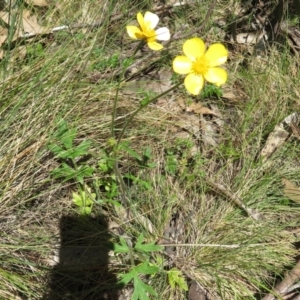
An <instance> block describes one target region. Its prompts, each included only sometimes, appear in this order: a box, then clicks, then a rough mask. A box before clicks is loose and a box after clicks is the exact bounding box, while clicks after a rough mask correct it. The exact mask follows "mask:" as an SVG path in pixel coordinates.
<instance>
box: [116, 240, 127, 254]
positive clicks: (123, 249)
mask: <svg viewBox="0 0 300 300" xmlns="http://www.w3.org/2000/svg"><path fill="white" fill-rule="evenodd" d="M120 243H121V245H120V244H116V243H114V251H115V252H116V253H127V252H129V248H128V246H127V244H126V241H125V239H124V238H123V237H120Z"/></svg>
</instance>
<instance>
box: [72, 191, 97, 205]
mask: <svg viewBox="0 0 300 300" xmlns="http://www.w3.org/2000/svg"><path fill="white" fill-rule="evenodd" d="M72 196H73V199H72V200H73V203H74V204H76V205H77V206H80V207H87V206H91V205H93V203H94V201H93V199H91V198H90V196H91V197H95V196H96V194H95V193H91V195H90V196H89V195H87V193H86V192H85V191H82V192H81V194H77V193H74V192H73V193H72Z"/></svg>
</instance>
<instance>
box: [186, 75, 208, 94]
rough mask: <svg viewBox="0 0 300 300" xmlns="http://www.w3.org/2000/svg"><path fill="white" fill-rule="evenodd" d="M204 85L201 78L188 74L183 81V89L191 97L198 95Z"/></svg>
mask: <svg viewBox="0 0 300 300" xmlns="http://www.w3.org/2000/svg"><path fill="white" fill-rule="evenodd" d="M203 85H204V78H203V76H199V75H195V74H193V73H192V74H189V75H187V76H186V77H185V79H184V86H185V88H186V89H187V90H188V91H189V92H190V93H191V94H193V95H199V94H200V92H201V90H202V88H203Z"/></svg>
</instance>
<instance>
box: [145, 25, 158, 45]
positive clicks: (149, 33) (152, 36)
mask: <svg viewBox="0 0 300 300" xmlns="http://www.w3.org/2000/svg"><path fill="white" fill-rule="evenodd" d="M144 34H145V38H146V40H147V42H155V40H156V33H155V30H154V29H148V28H147V29H146V30H145V31H144Z"/></svg>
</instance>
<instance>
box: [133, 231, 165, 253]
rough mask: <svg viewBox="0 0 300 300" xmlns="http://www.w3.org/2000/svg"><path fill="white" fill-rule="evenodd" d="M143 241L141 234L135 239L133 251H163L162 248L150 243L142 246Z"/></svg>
mask: <svg viewBox="0 0 300 300" xmlns="http://www.w3.org/2000/svg"><path fill="white" fill-rule="evenodd" d="M143 240H144V236H143V234H140V236H139V237H138V239H137V242H136V244H135V246H134V249H135V250H137V251H141V252H152V251H160V250H163V248H164V247H163V246H160V245H155V243H154V242H151V243H149V244H142V242H143Z"/></svg>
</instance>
